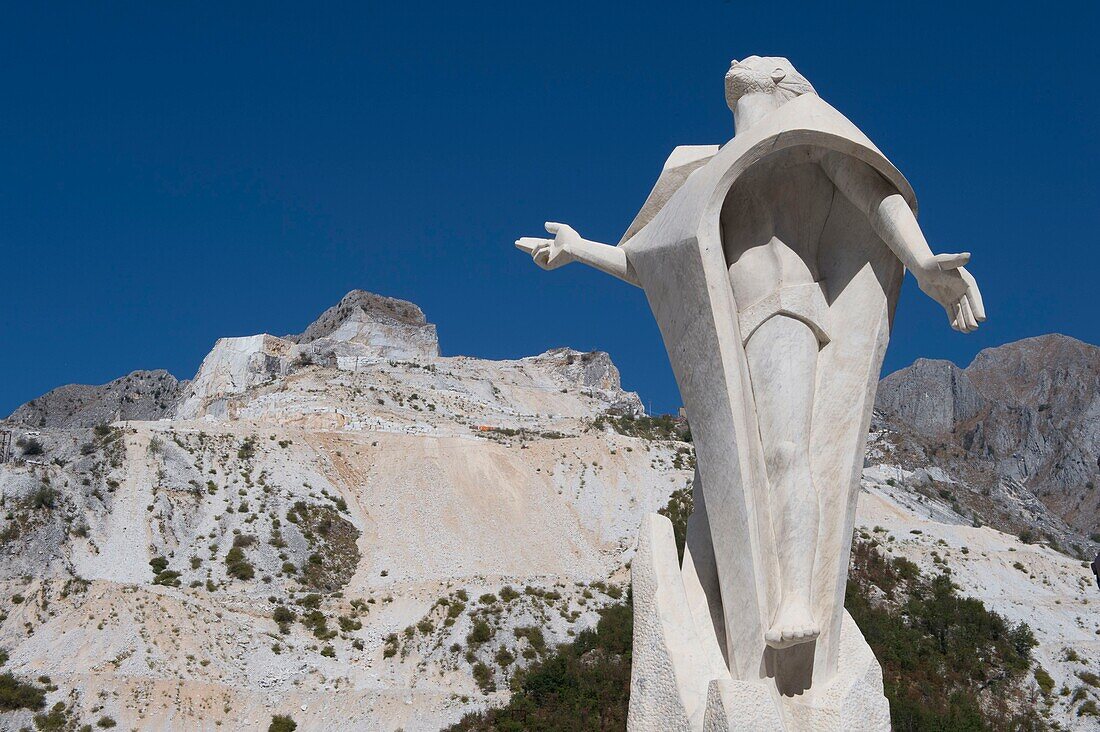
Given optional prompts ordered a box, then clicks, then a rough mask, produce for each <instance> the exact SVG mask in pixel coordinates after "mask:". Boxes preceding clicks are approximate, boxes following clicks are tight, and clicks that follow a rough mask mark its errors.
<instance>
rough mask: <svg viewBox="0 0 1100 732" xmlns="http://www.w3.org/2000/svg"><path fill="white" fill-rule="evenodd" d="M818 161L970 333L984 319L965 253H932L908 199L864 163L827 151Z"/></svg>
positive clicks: (958, 324)
mask: <svg viewBox="0 0 1100 732" xmlns="http://www.w3.org/2000/svg"><path fill="white" fill-rule="evenodd" d="M821 167H822V168H824V169H825V173H826V174H827V175H828V176H829V178H831V179H832V181H833V183H834V184H835V185H836V187H837V189H838V190H839V191H840V192H841V193H842V194H843V195H844V197H845V198H847V199H848V200H849V201H851V202H852V203H853V204H854V205H855V206H856V207H857V208H858V209H860V210H861V211H863V212H864V213H865V214H867V217H868V218H869V219H870V221H871V228H873V229H874V231H875V233H876V234H878V235H879V236H880V237H882V240H883V241H884V242H886V246H888V247H890V251H892V252H893V253H894V256H896V257H897V258H898V259H900V260H901V262H902V264H904V265H905V266H906V267H907V268H908V269H909V271H911V272H912V273H913V276H914V277H916V279H917V284H918V285H920V288H921V291H923V292H924V294H926V295H928V296H929V297H931V298H932V299H933V300H935V301H936V302H938V303H939V304H940V305H943V307H944V309H945V310H946V311H947V318H948V320H950V321H951V327H952V328H954V329H955V330H959V331H962V332H963V333H969V332H971V331H973V330H975V329H976V328H977V327H978V324H979V323H981V322H983V321H984V320H985V306H984V305H983V304H982V294H981V292H980V291H979V290H978V283H977V282H976V281H975V280H974V277H973V276H972V275H971V274H970V273H969V272H967V271H966V269H965V268H964V267H963V265H964V264H966V263H967V262H968V261H970V254H969V253H962V254H933V253H932V250H931V249H930V248H929V247H928V242H927V241H925V239H924V233H923V232H922V231H921V229H920V225H919V224H917V217H916V216H914V215H913V211H912V210H911V209H910V208H909V204H908V203H906V201H905V199H904V198H903V197H902V195H901V194H900V193H898V192H897V190H895V189H894V187H893V186H891V185H890V184H889V183H887V182H886V180H885V179H884V178H883V177H882V176H881V175H879V174H878V172H877V171H876V170H874V169H873V168H871V166H869V165H867V164H866V163H863V162H860V161H859V160H856V159H855V158H853V157H851V156H848V155H843V154H841V153H837V152H830V153H827V154H826V155H825V157H824V158H823V159H822V161H821Z"/></svg>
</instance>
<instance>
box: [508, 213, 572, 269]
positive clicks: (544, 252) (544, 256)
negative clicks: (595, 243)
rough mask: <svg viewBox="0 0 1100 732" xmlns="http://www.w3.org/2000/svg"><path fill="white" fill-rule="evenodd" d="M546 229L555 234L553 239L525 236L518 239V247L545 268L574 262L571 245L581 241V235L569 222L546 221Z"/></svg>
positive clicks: (554, 267) (553, 267) (555, 267)
mask: <svg viewBox="0 0 1100 732" xmlns="http://www.w3.org/2000/svg"><path fill="white" fill-rule="evenodd" d="M546 231H547V232H548V233H550V234H553V235H554V238H553V239H538V238H536V237H533V236H525V237H523V238H522V239H517V240H516V248H517V249H521V250H523V251H525V252H527V253H528V254H530V255H531V258H532V259H534V260H535V264H537V265H538V266H540V267H542V268H543V269H557V268H558V267H561V266H564V265H566V264H569V263H570V262H572V261H573V260H574V259H575V258H576V257H574V256H573V252H572V251H570V249H571V245H573V244H576V243H577V242H579V241H581V235H580V234H578V233H577V232H576V230H574V229H573V227H572V226H569V225H568V224H556V223H554V222H553V221H547V222H546Z"/></svg>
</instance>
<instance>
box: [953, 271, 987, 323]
mask: <svg viewBox="0 0 1100 732" xmlns="http://www.w3.org/2000/svg"><path fill="white" fill-rule="evenodd" d="M959 274H961V275H962V278H963V282H965V283H966V297H967V299H968V300H970V308H971V309H972V310H973V311H974V319H975V320H977V321H978V322H979V323H984V322H985V303H983V302H982V291H981V290H979V289H978V281H977V280H975V279H974V275H972V274H970V273H969V272H967V271H966V270H965V269H962V270H959Z"/></svg>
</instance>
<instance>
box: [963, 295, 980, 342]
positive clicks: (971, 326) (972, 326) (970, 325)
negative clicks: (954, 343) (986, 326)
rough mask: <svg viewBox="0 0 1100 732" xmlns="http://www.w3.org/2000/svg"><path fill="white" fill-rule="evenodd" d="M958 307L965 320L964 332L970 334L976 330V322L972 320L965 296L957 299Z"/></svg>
mask: <svg viewBox="0 0 1100 732" xmlns="http://www.w3.org/2000/svg"><path fill="white" fill-rule="evenodd" d="M959 305H960V306H961V307H962V312H963V317H964V318H965V319H966V332H967V333H972V332H974V331H976V330H977V329H978V321H976V320H974V313H973V312H972V311H971V310H970V301H969V300H967V299H966V295H963V296H962V297H961V298H959Z"/></svg>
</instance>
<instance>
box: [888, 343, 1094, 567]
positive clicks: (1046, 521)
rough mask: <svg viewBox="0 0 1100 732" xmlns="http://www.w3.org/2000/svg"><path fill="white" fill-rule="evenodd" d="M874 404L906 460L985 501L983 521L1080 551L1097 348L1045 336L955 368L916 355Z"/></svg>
mask: <svg viewBox="0 0 1100 732" xmlns="http://www.w3.org/2000/svg"><path fill="white" fill-rule="evenodd" d="M876 409H877V411H878V414H879V416H880V418H881V420H882V421H881V426H883V427H886V428H888V429H889V430H890V431H891V432H892V433H893V434H894V435H895V437H896V441H897V442H898V443H902V444H904V445H906V446H907V448H908V449H909V450H911V451H912V452H913V455H912V457H911V460H913V461H915V462H913V464H914V465H915V464H916V463H918V462H922V461H923V462H925V463H931V464H935V465H936V466H938V467H940V468H941V469H943V470H945V471H947V472H949V473H951V474H953V475H955V476H958V477H959V478H960V479H964V480H967V481H968V482H969V483H971V485H972V486H973V487H974V488H975V490H976V491H978V492H979V493H983V492H984V493H985V498H990V499H992V500H991V501H985V503H986V504H988V505H987V506H986V507H985V508H986V510H985V512H984V513H985V514H986V515H985V520H987V521H991V522H994V523H998V522H1000V523H1003V524H1006V525H1008V526H1009V528H1013V529H1014V530H1026V529H1027V528H1029V527H1036V526H1038V527H1039V528H1040V529H1041V530H1043V531H1047V532H1050V533H1052V534H1053V536H1054V537H1056V538H1057V537H1061V538H1063V539H1066V540H1068V541H1071V542H1072V543H1074V544H1077V545H1079V546H1081V547H1082V549H1084V548H1085V546H1086V544H1085V542H1086V540H1087V539H1088V537H1089V535H1092V534H1096V533H1097V532H1100V490H1098V489H1097V484H1098V483H1100V475H1098V472H1100V471H1098V467H1100V465H1098V455H1100V348H1097V347H1095V346H1091V345H1089V344H1087V343H1082V342H1080V341H1077V340H1074V339H1073V338H1069V337H1067V336H1062V335H1047V336H1040V337H1037V338H1028V339H1025V340H1022V341H1018V342H1016V343H1010V344H1008V345H1005V346H1000V347H998V348H991V349H988V350H985V351H982V352H981V353H979V354H978V355H977V357H975V359H974V362H973V363H971V364H970V365H969V366H967V367H966V368H965V369H960V368H958V367H956V366H955V365H953V364H951V363H948V362H945V361H925V360H921V361H918V362H916V363H915V364H913V365H912V366H910V367H909V368H906V369H902V370H901V371H898V372H897V373H894V374H891V375H890V376H888V377H886V378H885V379H883V380H882V383H881V384H880V386H879V393H878V399H877V401H876ZM998 497H999V498H1000V499H1001V500H998ZM976 498H979V499H980V498H981V496H978V497H976ZM974 503H975V507H977V504H980V503H982V501H981V500H976V501H974ZM979 510H980V509H979ZM1092 544H1093V543H1089V544H1088V546H1089V548H1090V550H1092V549H1091V547H1092Z"/></svg>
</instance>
